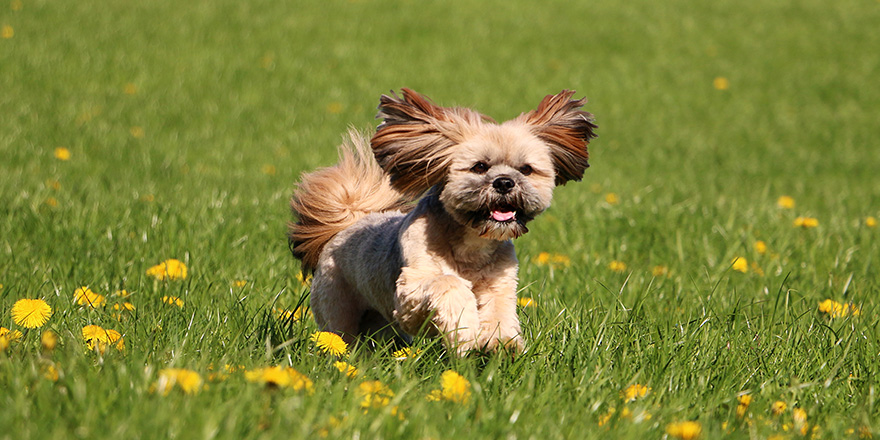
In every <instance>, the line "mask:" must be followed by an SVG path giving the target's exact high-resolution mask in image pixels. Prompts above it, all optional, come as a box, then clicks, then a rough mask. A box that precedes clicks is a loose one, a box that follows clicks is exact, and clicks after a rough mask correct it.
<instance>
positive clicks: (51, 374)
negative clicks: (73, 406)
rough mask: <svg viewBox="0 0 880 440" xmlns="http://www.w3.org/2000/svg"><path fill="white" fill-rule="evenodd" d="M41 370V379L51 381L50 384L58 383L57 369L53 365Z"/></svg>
mask: <svg viewBox="0 0 880 440" xmlns="http://www.w3.org/2000/svg"><path fill="white" fill-rule="evenodd" d="M42 370H43V377H45V378H46V379H49V380H51V381H52V382H58V377H59V374H58V369H57V368H55V365H51V364H50V365H47V366H45V367H43V369H42Z"/></svg>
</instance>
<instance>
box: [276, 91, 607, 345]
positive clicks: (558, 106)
mask: <svg viewBox="0 0 880 440" xmlns="http://www.w3.org/2000/svg"><path fill="white" fill-rule="evenodd" d="M573 95H574V92H573V91H568V90H565V91H562V92H561V93H559V94H556V95H548V96H547V97H545V98H544V99H543V100H542V101H541V103H540V104H539V105H538V108H537V109H536V110H533V111H530V112H528V113H524V114H521V115H520V116H519V117H517V118H515V119H512V120H510V121H507V122H504V123H502V124H497V123H495V122H494V121H492V120H491V119H490V118H488V117H486V116H484V115H481V114H479V113H477V112H475V111H473V110H470V109H466V108H446V107H440V106H437V105H435V104H433V103H431V102H430V101H429V100H428V99H427V98H425V97H423V96H421V95H419V94H417V93H415V92H413V91H412V90H409V89H403V97H402V98H400V97H398V96H397V95H396V94H392V96H386V95H383V96H382V97H381V99H380V104H379V116H378V117H379V118H382V119H384V122H382V124H381V125H379V127H378V129H377V130H376V134H375V135H374V136H373V137H372V139H371V140H370V141H369V144H368V143H367V139H366V138H365V136H363V135H361V134H358V133H356V132H354V131H352V132H350V133H349V139H348V140H347V141H346V142H345V143H344V144H343V145H342V147H340V161H339V163H338V164H337V165H336V166H333V167H330V168H325V169H321V170H318V171H315V172H312V173H309V174H306V175H304V176H303V177H302V182H301V183H300V185H299V187H298V188H297V189H296V191H295V193H294V195H293V199H292V200H291V208H292V210H293V213H294V215H295V216H296V218H297V219H298V220H297V222H296V223H292V224H291V225H290V236H289V240H290V244H291V247H292V251H293V254H294V255H295V256H296V257H297V258H300V259H301V260H302V267H303V271H304V272H309V271H312V272H314V279H313V281H312V291H311V308H312V312H313V313H314V315H315V320H316V321H317V323H318V326H319V327H320V328H321V329H322V330H325V331H332V332H336V333H339V334H341V335H342V336H343V338H345V339H346V340H347V341H349V342H350V341H353V340H354V339H355V338H356V337H357V335H359V334H362V333H366V332H372V331H376V330H377V329H379V328H382V327H387V326H389V324H390V326H391V327H393V328H395V329H397V330H402V331H403V332H405V333H407V334H410V335H412V334H416V333H418V332H420V331H426V332H427V333H439V334H441V335H442V336H443V338H444V341H445V343H446V346H447V347H448V348H449V349H450V350H451V351H453V352H455V353H458V354H463V353H465V352H467V351H469V350H474V349H476V350H485V351H495V350H497V349H499V348H509V349H513V350H517V351H520V350H522V349H523V340H522V336H521V335H520V325H519V320H518V318H517V315H516V288H517V267H518V263H517V259H516V255H515V254H514V248H513V243H512V242H511V239H513V238H516V237H519V236H521V235H523V234H525V233H526V232H528V228H526V224H527V223H528V222H529V221H530V220H532V219H533V218H534V217H535V216H537V215H538V214H540V213H541V212H543V211H544V210H546V209H547V208H548V207H549V206H550V200H551V198H552V195H553V188H554V187H555V186H557V185H562V184H564V183H566V182H568V181H569V180H580V179H581V177H582V176H583V173H584V170H585V169H586V168H587V167H588V166H589V165H588V163H587V159H588V154H587V144H588V143H589V141H590V139H591V138H593V137H595V134H594V130H595V129H596V125H595V124H594V123H593V117H592V115H591V114H589V113H587V112H585V111H582V110H580V108H581V107H582V106H583V104H584V103H585V102H586V99H578V100H573V99H571V97H572V96H573ZM370 149H372V152H371V151H370ZM372 156H375V159H374V158H373V157H372ZM416 200H418V203H417V204H414V203H413V202H415V201H416Z"/></svg>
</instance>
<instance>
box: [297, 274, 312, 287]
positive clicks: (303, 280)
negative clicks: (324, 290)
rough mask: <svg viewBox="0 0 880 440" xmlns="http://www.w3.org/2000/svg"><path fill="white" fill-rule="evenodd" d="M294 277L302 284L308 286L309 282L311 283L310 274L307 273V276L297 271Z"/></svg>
mask: <svg viewBox="0 0 880 440" xmlns="http://www.w3.org/2000/svg"><path fill="white" fill-rule="evenodd" d="M296 279H297V281H299V282H300V284H302V285H303V286H309V285H310V284H312V274H309V275H308V276H303V274H302V272H297V274H296Z"/></svg>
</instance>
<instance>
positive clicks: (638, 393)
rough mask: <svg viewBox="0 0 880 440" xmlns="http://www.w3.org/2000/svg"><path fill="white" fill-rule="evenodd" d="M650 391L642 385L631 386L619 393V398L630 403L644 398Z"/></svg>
mask: <svg viewBox="0 0 880 440" xmlns="http://www.w3.org/2000/svg"><path fill="white" fill-rule="evenodd" d="M650 390H651V389H650V388H648V387H646V386H645V385H642V384H638V383H636V384H632V385H630V386H628V387H626V388H625V389H624V390H623V391H621V392H620V396H621V397H623V400H624V401H626V402H632V401H635V400H636V399H639V398H642V397H645V395H647V394H648V391H650Z"/></svg>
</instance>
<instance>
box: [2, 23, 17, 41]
mask: <svg viewBox="0 0 880 440" xmlns="http://www.w3.org/2000/svg"><path fill="white" fill-rule="evenodd" d="M14 36H15V29H13V28H12V26H9V25H8V24H4V25H3V27H2V28H0V37H3V38H4V39H6V40H8V39H10V38H12V37H14Z"/></svg>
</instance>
